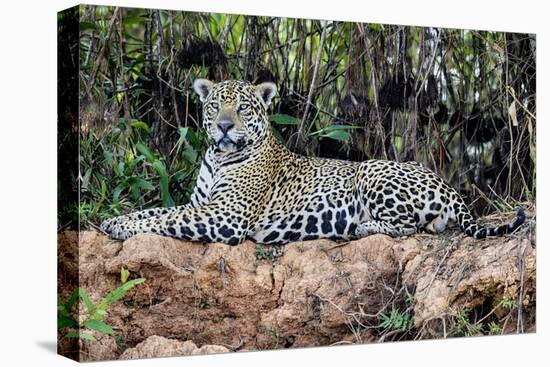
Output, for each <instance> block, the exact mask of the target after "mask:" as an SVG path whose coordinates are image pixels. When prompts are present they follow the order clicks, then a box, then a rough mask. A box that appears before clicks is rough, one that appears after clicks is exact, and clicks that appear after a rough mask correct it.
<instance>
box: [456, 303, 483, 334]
mask: <svg viewBox="0 0 550 367" xmlns="http://www.w3.org/2000/svg"><path fill="white" fill-rule="evenodd" d="M471 311H472V310H470V309H469V308H463V309H462V310H460V311H458V312H457V313H456V314H455V315H454V316H453V317H452V318H451V329H450V333H451V335H454V336H474V335H480V334H482V333H483V332H482V331H483V330H482V327H481V325H479V324H477V323H475V322H471V321H470V313H471Z"/></svg>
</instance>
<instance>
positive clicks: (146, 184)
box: [130, 176, 155, 191]
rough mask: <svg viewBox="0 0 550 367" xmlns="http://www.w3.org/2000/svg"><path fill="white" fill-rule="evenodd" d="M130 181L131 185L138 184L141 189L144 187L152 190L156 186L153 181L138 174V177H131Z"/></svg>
mask: <svg viewBox="0 0 550 367" xmlns="http://www.w3.org/2000/svg"><path fill="white" fill-rule="evenodd" d="M130 183H131V185H136V186H137V187H139V188H140V189H143V190H148V191H151V190H153V189H154V188H155V187H154V186H153V184H152V183H151V182H149V181H147V180H144V179H143V178H141V177H137V176H136V177H131V178H130Z"/></svg>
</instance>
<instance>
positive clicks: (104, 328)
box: [84, 319, 115, 335]
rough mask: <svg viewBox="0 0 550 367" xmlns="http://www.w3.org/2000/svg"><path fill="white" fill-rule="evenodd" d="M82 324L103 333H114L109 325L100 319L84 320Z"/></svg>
mask: <svg viewBox="0 0 550 367" xmlns="http://www.w3.org/2000/svg"><path fill="white" fill-rule="evenodd" d="M84 326H86V327H87V328H88V329H92V330H96V331H99V332H100V333H103V334H108V335H113V334H114V333H115V332H114V331H113V329H111V327H110V326H109V325H107V324H106V323H104V322H103V321H100V320H93V319H91V320H86V321H84Z"/></svg>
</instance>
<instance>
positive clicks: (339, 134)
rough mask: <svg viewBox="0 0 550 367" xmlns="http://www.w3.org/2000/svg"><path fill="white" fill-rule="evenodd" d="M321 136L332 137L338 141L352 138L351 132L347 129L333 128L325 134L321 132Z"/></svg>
mask: <svg viewBox="0 0 550 367" xmlns="http://www.w3.org/2000/svg"><path fill="white" fill-rule="evenodd" d="M321 136H322V137H323V138H330V139H334V140H338V141H347V140H349V139H350V138H351V135H350V133H349V132H347V131H345V130H332V131H328V132H327V133H325V134H321Z"/></svg>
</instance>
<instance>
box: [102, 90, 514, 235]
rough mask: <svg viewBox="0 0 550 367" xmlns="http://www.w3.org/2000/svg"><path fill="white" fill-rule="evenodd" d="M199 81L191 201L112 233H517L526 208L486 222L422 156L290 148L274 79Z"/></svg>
mask: <svg viewBox="0 0 550 367" xmlns="http://www.w3.org/2000/svg"><path fill="white" fill-rule="evenodd" d="M194 88H195V91H196V92H197V93H198V94H199V96H200V99H201V101H202V102H203V115H204V127H205V129H206V131H207V133H208V136H209V137H210V139H211V145H210V147H209V148H208V150H207V152H206V154H205V156H204V159H203V161H202V165H201V168H200V173H199V177H198V179H197V183H196V186H195V190H194V192H193V194H192V197H191V200H190V202H189V203H188V204H186V205H183V206H179V207H173V208H157V209H149V210H145V211H141V212H137V213H132V214H129V215H125V216H121V217H117V218H113V219H110V220H107V221H105V222H104V223H103V224H102V229H103V230H104V231H106V232H107V233H109V234H110V236H111V237H112V238H116V239H127V238H129V237H131V236H133V235H135V234H137V233H144V232H149V233H156V234H160V235H163V236H170V237H176V238H181V239H186V240H194V241H203V242H224V243H227V244H230V245H237V244H239V243H241V242H242V241H243V240H245V239H246V238H251V239H253V240H255V241H257V242H258V243H264V244H285V243H288V242H291V241H303V240H313V239H318V238H330V239H334V240H349V239H354V238H358V237H363V236H367V235H370V234H373V233H384V234H388V235H390V236H401V235H411V234H414V233H416V232H417V231H418V230H425V231H427V232H431V233H439V232H442V231H443V230H445V228H446V227H447V226H448V225H449V224H451V223H452V222H457V223H458V225H459V226H460V228H461V229H462V231H463V232H464V233H465V234H467V235H469V236H473V237H475V238H485V237H489V236H500V235H504V234H506V233H511V232H513V231H514V230H515V229H516V228H517V227H518V226H520V225H521V224H522V223H523V222H524V221H525V214H524V212H523V210H522V209H520V210H518V213H517V217H516V219H515V221H514V222H513V223H512V224H508V225H502V226H499V227H495V228H486V227H482V226H480V225H479V224H477V223H476V221H475V219H474V218H473V216H472V215H471V214H470V211H469V210H468V208H467V206H466V205H465V204H464V201H463V200H462V198H461V197H460V195H458V193H457V192H456V191H455V190H454V189H453V188H451V187H450V186H449V185H448V184H446V183H445V182H444V181H443V179H441V178H440V177H439V176H437V175H436V174H435V173H433V172H432V171H430V170H429V169H427V168H425V167H423V166H422V165H421V164H419V163H416V162H407V163H398V162H393V161H384V160H368V161H365V162H348V161H341V160H334V159H321V158H310V157H304V156H300V155H298V154H295V153H292V152H290V151H289V150H287V149H286V148H285V147H284V146H283V145H282V144H280V143H279V142H278V141H277V139H276V138H275V137H274V135H273V134H272V133H271V129H270V125H269V122H268V115H267V108H268V106H269V105H270V102H271V99H272V98H273V96H274V95H275V93H276V87H275V85H274V84H272V83H263V84H260V85H257V86H254V85H252V84H250V83H248V82H244V81H224V82H221V83H218V84H214V83H212V82H210V81H208V80H204V79H199V80H197V81H195V83H194Z"/></svg>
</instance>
